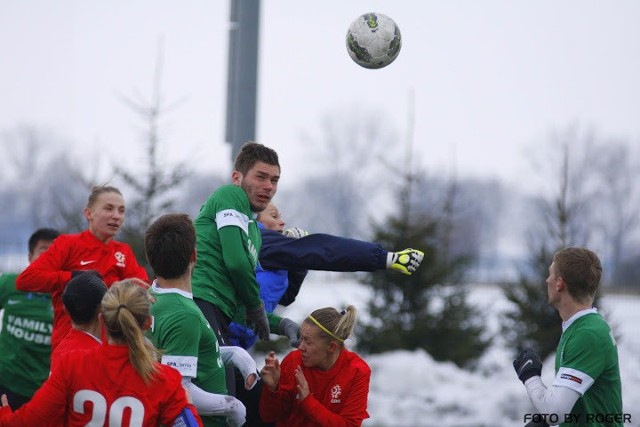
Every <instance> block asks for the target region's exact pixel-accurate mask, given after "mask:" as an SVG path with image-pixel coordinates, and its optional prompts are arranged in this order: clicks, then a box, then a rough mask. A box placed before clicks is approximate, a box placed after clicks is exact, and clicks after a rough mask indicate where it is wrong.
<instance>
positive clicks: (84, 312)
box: [62, 271, 107, 325]
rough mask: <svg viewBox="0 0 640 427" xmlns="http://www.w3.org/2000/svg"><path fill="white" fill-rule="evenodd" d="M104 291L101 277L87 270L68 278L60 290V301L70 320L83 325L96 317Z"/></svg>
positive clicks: (105, 291)
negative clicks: (62, 289)
mask: <svg viewBox="0 0 640 427" xmlns="http://www.w3.org/2000/svg"><path fill="white" fill-rule="evenodd" d="M106 293H107V285H105V284H104V281H103V280H102V278H100V276H98V275H97V274H96V273H94V272H91V271H87V272H86V273H84V272H83V273H81V274H78V275H77V276H76V277H74V278H73V279H71V280H69V282H68V283H67V286H65V288H64V292H62V303H63V304H64V308H65V309H66V310H67V313H69V316H70V317H71V320H73V322H74V323H77V324H81V325H84V324H87V323H91V321H93V320H95V319H96V318H97V316H98V308H99V307H100V303H101V302H102V297H104V294H106Z"/></svg>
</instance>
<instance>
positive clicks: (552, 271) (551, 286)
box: [547, 263, 559, 307]
mask: <svg viewBox="0 0 640 427" xmlns="http://www.w3.org/2000/svg"><path fill="white" fill-rule="evenodd" d="M558 280H559V278H558V275H557V273H556V266H555V264H554V263H551V265H550V266H549V277H547V298H548V301H549V305H551V306H552V307H555V303H556V302H557V301H558V292H557V290H556V284H557V282H558Z"/></svg>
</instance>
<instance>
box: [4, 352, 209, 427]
mask: <svg viewBox="0 0 640 427" xmlns="http://www.w3.org/2000/svg"><path fill="white" fill-rule="evenodd" d="M57 366H58V368H57V369H55V370H54V371H53V372H52V373H51V376H50V377H49V379H48V380H47V381H45V383H44V384H43V385H42V387H41V388H40V389H39V390H38V391H37V392H36V394H35V395H34V396H33V398H32V399H31V401H30V402H29V403H27V404H25V405H23V406H22V407H21V408H20V409H18V410H17V411H16V412H14V413H12V412H11V409H10V408H9V407H3V408H0V427H12V426H16V427H18V426H40V425H65V426H69V427H80V426H86V425H122V426H134V425H136V426H142V427H152V426H153V427H155V426H157V425H159V424H162V425H172V424H173V421H174V420H175V419H176V418H177V417H178V416H179V415H180V413H181V411H182V410H183V409H184V408H186V407H189V408H191V409H192V412H193V413H195V408H193V406H192V405H189V403H188V402H187V396H186V393H185V391H184V388H183V387H182V375H180V373H179V372H178V371H177V370H175V369H173V368H171V367H169V366H167V365H161V364H159V363H158V364H157V367H158V373H157V374H156V376H154V377H153V379H152V380H151V382H150V383H149V384H145V382H144V380H143V379H142V377H141V376H140V375H139V374H138V372H137V371H136V370H135V368H134V367H133V365H132V364H131V362H130V361H129V348H128V347H127V346H123V345H110V344H103V345H102V346H98V347H95V348H94V349H93V350H89V351H87V352H84V351H79V352H70V353H67V354H66V355H65V357H64V358H63V359H61V360H60V363H59V364H58V365H57ZM197 421H198V423H199V425H202V424H201V423H202V420H200V419H199V418H197Z"/></svg>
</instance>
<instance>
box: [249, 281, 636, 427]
mask: <svg viewBox="0 0 640 427" xmlns="http://www.w3.org/2000/svg"><path fill="white" fill-rule="evenodd" d="M367 299H368V289H367V288H366V287H364V286H363V285H361V284H359V283H358V282H357V281H356V280H355V275H349V276H340V275H338V274H336V273H320V272H314V273H312V274H311V275H310V276H309V277H308V279H307V280H306V281H305V284H304V285H303V287H302V291H301V292H300V295H299V297H298V299H297V300H296V302H295V303H294V304H293V305H292V306H291V307H288V308H286V309H283V310H281V311H280V314H281V315H284V316H287V317H290V318H292V319H294V320H296V321H300V320H302V319H303V318H304V317H305V316H306V315H308V314H309V313H310V312H311V311H313V310H314V309H316V308H320V307H326V306H333V307H336V308H342V307H344V306H346V305H347V304H353V305H355V306H356V307H357V308H358V309H360V310H364V308H365V303H366V301H367ZM470 302H472V303H473V304H475V305H477V306H478V307H481V308H482V309H483V310H484V311H485V312H486V313H487V316H488V319H487V320H488V322H489V323H488V325H489V327H490V328H491V329H493V330H496V328H497V326H498V324H499V318H500V315H501V313H502V312H503V311H504V309H505V308H506V307H507V306H508V305H507V304H508V302H507V301H506V300H505V299H504V297H503V296H502V293H501V291H500V290H499V289H498V288H496V287H490V286H478V287H475V288H472V290H471V293H470ZM602 303H603V305H604V309H605V311H606V313H607V318H608V319H609V320H610V323H611V324H612V327H613V328H614V332H615V333H616V334H617V336H618V337H619V340H618V351H619V357H620V371H621V376H622V396H623V404H624V412H625V413H628V414H630V415H631V423H627V424H625V427H626V426H640V297H638V296H613V295H612V296H605V297H604V298H603V301H602ZM361 314H362V315H363V316H364V315H366V314H365V313H362V311H361ZM255 356H256V360H258V367H261V366H262V364H263V359H262V356H261V355H257V354H256V355H255ZM279 356H280V357H283V356H284V355H283V354H281V355H279ZM512 359H513V358H512V353H511V352H510V351H509V350H508V349H505V348H504V347H503V345H502V343H500V342H499V340H497V342H496V343H495V345H494V346H493V348H491V349H490V350H489V351H488V352H487V353H486V354H485V355H484V356H483V358H482V359H481V363H480V366H481V368H480V369H479V370H478V371H477V372H469V371H465V370H462V369H460V368H458V367H457V366H455V365H454V364H453V363H441V362H435V361H434V360H433V359H432V358H431V357H430V356H429V355H428V354H427V353H425V352H424V351H414V352H409V351H396V352H390V353H385V354H381V355H372V356H367V357H366V360H367V362H368V363H369V365H370V366H371V370H372V378H371V391H370V393H369V408H368V411H369V415H370V418H369V419H368V420H366V421H365V423H364V424H363V425H364V426H367V427H374V426H375V427H383V426H384V427H420V426H425V427H426V426H439V427H489V426H491V427H514V426H523V425H524V424H526V423H525V422H524V421H523V415H524V414H526V413H532V412H534V408H533V406H532V405H531V403H530V402H529V398H528V396H527V394H526V391H525V388H524V386H523V385H522V383H521V382H520V381H519V380H518V378H517V377H516V375H515V372H514V371H513V366H512ZM553 364H554V362H553V356H551V357H550V358H549V359H548V360H546V361H545V362H544V368H543V371H542V377H543V381H544V382H545V384H551V382H552V380H553V376H554V372H553V371H554V369H553Z"/></svg>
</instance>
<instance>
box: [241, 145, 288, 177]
mask: <svg viewBox="0 0 640 427" xmlns="http://www.w3.org/2000/svg"><path fill="white" fill-rule="evenodd" d="M257 162H264V163H266V164H268V165H272V166H277V167H278V168H280V163H279V162H278V153H276V152H275V150H273V149H271V148H269V147H266V146H264V145H262V144H258V143H257V142H246V143H244V144H243V145H242V147H240V152H238V155H237V156H236V161H235V162H234V165H233V168H234V170H237V171H238V172H240V173H241V174H243V175H246V174H247V172H249V169H251V168H252V167H253V165H255V164H256V163H257Z"/></svg>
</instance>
